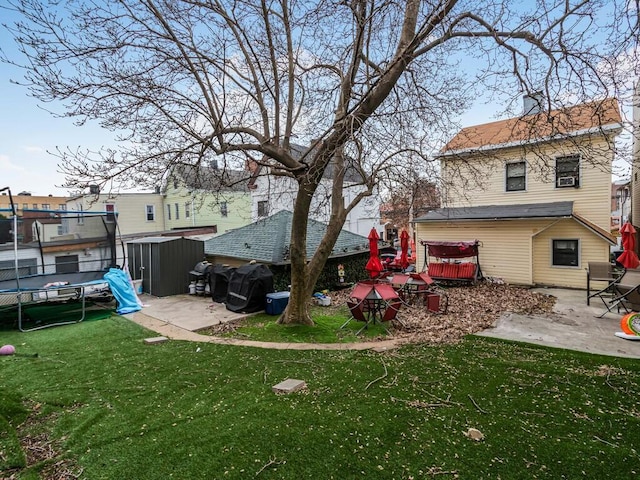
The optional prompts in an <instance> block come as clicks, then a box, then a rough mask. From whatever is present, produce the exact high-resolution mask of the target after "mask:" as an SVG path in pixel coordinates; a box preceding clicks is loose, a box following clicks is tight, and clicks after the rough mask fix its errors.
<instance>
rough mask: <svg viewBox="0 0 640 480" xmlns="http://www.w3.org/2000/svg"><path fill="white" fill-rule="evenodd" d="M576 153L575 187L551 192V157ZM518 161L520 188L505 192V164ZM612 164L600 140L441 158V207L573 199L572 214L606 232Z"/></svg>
mask: <svg viewBox="0 0 640 480" xmlns="http://www.w3.org/2000/svg"><path fill="white" fill-rule="evenodd" d="M581 152H582V154H581V160H580V187H579V188H570V187H569V188H556V186H555V171H554V166H555V158H556V157H558V156H565V155H573V154H578V153H581ZM523 159H524V160H526V162H527V176H526V190H524V191H517V192H507V191H505V164H506V163H507V162H512V161H521V160H523ZM612 160H613V151H612V150H611V149H610V148H609V147H608V143H607V142H606V141H605V139H603V138H602V137H599V138H598V137H588V138H582V139H579V140H576V139H572V140H571V141H564V142H553V143H548V144H544V145H542V146H536V147H534V148H529V149H528V150H527V151H525V150H524V149H523V148H522V147H517V148H509V149H504V150H502V151H497V152H494V153H492V154H489V155H487V154H484V155H482V156H478V155H477V154H476V155H475V156H472V157H468V158H465V159H460V158H450V157H443V158H441V164H442V171H443V179H444V185H447V188H446V189H445V191H444V202H445V206H446V207H467V206H471V205H473V206H482V205H508V204H518V203H521V204H530V203H542V202H559V201H573V202H574V213H577V214H580V215H582V216H584V217H585V218H587V219H588V220H589V221H591V222H593V223H595V224H596V225H598V226H600V227H602V228H604V229H607V230H608V229H609V224H610V218H611V211H610V208H609V199H610V196H611V168H610V165H611V162H612ZM469 179H476V180H477V181H473V182H469ZM463 182H464V183H463Z"/></svg>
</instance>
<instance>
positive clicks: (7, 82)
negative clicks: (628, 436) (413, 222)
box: [0, 11, 506, 195]
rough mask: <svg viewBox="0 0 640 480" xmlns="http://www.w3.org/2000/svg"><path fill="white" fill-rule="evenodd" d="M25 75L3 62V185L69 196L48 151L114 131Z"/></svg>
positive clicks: (3, 36) (475, 118)
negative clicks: (38, 90)
mask: <svg viewBox="0 0 640 480" xmlns="http://www.w3.org/2000/svg"><path fill="white" fill-rule="evenodd" d="M1 13H2V16H3V21H7V22H11V14H8V15H7V12H6V11H2V12H1ZM0 46H1V47H2V49H3V50H4V51H5V52H6V53H7V54H8V55H9V56H12V55H16V54H17V51H16V48H15V46H14V43H13V40H12V38H11V36H10V34H9V33H8V32H7V31H6V30H5V29H4V28H0ZM21 79H22V72H21V71H20V70H19V69H18V68H16V67H14V66H11V65H8V64H6V63H3V62H0V188H3V187H10V189H11V192H12V193H15V194H17V193H20V192H23V191H26V192H30V193H32V194H33V195H49V194H52V195H69V194H71V193H72V192H70V191H69V190H67V189H64V188H62V187H61V186H62V184H63V183H64V176H63V175H62V174H61V173H60V172H59V167H58V165H57V162H58V159H57V158H56V157H54V156H53V155H51V154H49V153H47V152H53V151H55V150H56V147H60V148H61V149H66V148H67V147H69V148H71V149H76V148H77V147H81V148H82V149H90V150H99V149H100V148H101V147H103V146H109V145H112V146H113V145H115V142H114V140H113V134H112V133H111V132H109V131H107V130H105V129H101V128H100V127H99V125H97V124H88V125H84V126H82V127H80V126H76V125H74V124H73V121H72V120H71V119H68V118H55V117H54V116H52V115H51V113H49V112H48V111H46V110H45V108H49V109H52V110H54V111H57V112H58V113H61V112H62V111H63V110H62V107H61V105H41V104H40V103H39V102H38V101H37V100H35V99H34V98H32V97H30V96H29V93H28V90H27V88H26V87H23V86H20V85H16V84H14V83H12V80H14V81H15V80H21ZM505 101H506V99H505ZM502 107H503V105H501V103H500V102H499V101H496V102H495V103H493V104H490V105H487V104H485V103H482V104H478V105H473V106H471V108H470V109H469V111H468V112H467V113H466V114H465V115H463V117H462V118H461V124H462V126H468V125H475V124H479V123H485V122H489V121H493V120H495V119H496V118H495V117H496V114H497V113H498V111H499V110H500V109H501V108H502Z"/></svg>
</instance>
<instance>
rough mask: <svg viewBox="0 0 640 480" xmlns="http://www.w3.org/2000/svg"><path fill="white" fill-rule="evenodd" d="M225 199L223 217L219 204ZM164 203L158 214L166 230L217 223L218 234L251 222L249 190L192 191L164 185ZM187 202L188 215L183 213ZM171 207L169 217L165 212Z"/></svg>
mask: <svg viewBox="0 0 640 480" xmlns="http://www.w3.org/2000/svg"><path fill="white" fill-rule="evenodd" d="M225 201H226V202H227V216H226V217H224V216H222V214H221V212H220V203H221V202H225ZM164 203H165V206H164V209H163V211H162V213H161V215H162V217H163V219H164V222H165V225H166V227H167V229H175V228H189V227H201V226H213V225H215V226H217V231H218V234H221V233H225V232H228V231H230V230H233V229H235V228H238V227H242V226H244V225H248V224H249V223H251V196H250V194H249V192H222V193H213V192H204V191H202V192H200V191H198V192H195V193H192V192H191V191H189V190H188V189H187V188H186V187H184V186H180V185H179V186H178V188H175V189H174V188H168V189H167V192H166V197H165V201H164ZM186 203H189V204H190V206H191V211H190V215H189V217H186V215H185V213H186V212H185V204H186ZM176 204H178V209H179V211H180V218H178V219H176V215H175V205H176ZM167 206H169V207H170V208H171V218H170V219H169V215H168V212H167Z"/></svg>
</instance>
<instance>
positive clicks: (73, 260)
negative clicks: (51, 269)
mask: <svg viewBox="0 0 640 480" xmlns="http://www.w3.org/2000/svg"><path fill="white" fill-rule="evenodd" d="M79 271H80V269H79V268H78V255H65V256H63V257H56V273H75V272H79Z"/></svg>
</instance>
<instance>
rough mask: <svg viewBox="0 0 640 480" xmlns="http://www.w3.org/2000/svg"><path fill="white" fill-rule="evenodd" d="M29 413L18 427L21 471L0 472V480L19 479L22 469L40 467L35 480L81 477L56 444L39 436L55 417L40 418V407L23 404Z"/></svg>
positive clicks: (73, 464)
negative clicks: (37, 479) (24, 459)
mask: <svg viewBox="0 0 640 480" xmlns="http://www.w3.org/2000/svg"><path fill="white" fill-rule="evenodd" d="M25 407H26V408H27V409H29V410H30V414H29V416H28V417H27V419H26V420H25V421H24V422H23V423H22V424H21V425H19V426H18V428H17V431H16V433H17V435H18V439H19V440H20V446H21V448H22V451H23V452H24V455H25V458H26V466H25V467H24V468H15V469H12V470H5V471H4V472H2V475H5V476H3V477H2V479H3V480H4V479H6V480H13V479H17V478H20V477H21V474H22V473H23V471H24V470H25V469H28V468H30V467H33V466H34V465H40V468H39V476H40V478H46V479H47V480H76V479H78V478H79V477H80V476H81V475H82V470H81V469H79V468H78V467H77V466H76V465H75V462H74V461H73V460H72V459H71V458H69V457H68V456H67V455H65V454H64V453H63V452H62V448H61V445H60V441H53V440H51V439H50V437H49V435H48V434H47V433H45V432H43V431H42V430H43V428H42V425H43V424H46V423H48V422H51V421H52V420H53V419H54V417H55V416H56V414H55V413H53V414H49V415H45V416H43V415H41V407H42V405H41V404H39V403H35V402H26V404H25Z"/></svg>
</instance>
